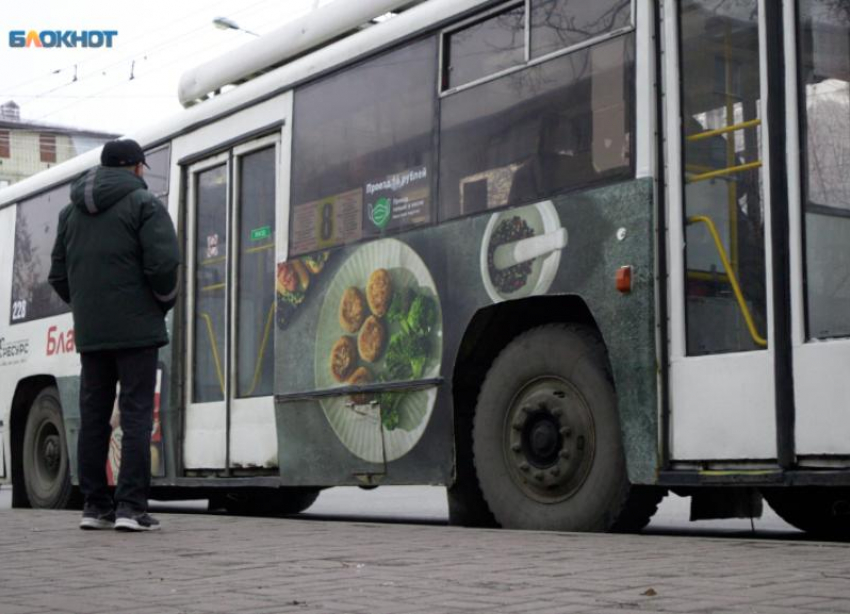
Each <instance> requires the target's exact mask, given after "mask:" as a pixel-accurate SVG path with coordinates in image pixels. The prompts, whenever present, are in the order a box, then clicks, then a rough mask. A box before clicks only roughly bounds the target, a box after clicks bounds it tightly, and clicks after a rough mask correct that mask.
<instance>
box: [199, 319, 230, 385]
mask: <svg viewBox="0 0 850 614" xmlns="http://www.w3.org/2000/svg"><path fill="white" fill-rule="evenodd" d="M198 315H200V316H201V318H203V320H204V321H205V322H206V323H207V334H208V335H209V337H210V346H211V347H212V355H213V360H214V361H215V371H216V375H217V376H218V385H219V386H221V393H222V394H224V372H223V371H222V369H221V359H220V358H219V357H218V344H217V343H216V340H215V332H214V331H213V323H212V318H211V317H210V315H209V314H208V313H200V314H198Z"/></svg>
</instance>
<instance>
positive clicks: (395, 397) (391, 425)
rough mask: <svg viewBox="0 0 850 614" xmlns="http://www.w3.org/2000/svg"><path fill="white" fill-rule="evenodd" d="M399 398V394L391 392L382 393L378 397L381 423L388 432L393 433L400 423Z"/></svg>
mask: <svg viewBox="0 0 850 614" xmlns="http://www.w3.org/2000/svg"><path fill="white" fill-rule="evenodd" d="M401 397H402V395H401V394H399V393H392V392H384V393H383V394H381V395H380V396H379V397H378V399H379V402H380V405H381V423H382V424H383V425H384V428H385V429H387V430H388V431H394V430H395V429H396V428H398V425H399V423H400V422H401V416H400V415H399V413H398V404H399V403H400V402H401Z"/></svg>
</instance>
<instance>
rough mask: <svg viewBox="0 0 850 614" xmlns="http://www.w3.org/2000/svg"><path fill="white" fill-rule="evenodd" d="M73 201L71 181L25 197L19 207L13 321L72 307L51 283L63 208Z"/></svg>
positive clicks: (27, 319)
mask: <svg viewBox="0 0 850 614" xmlns="http://www.w3.org/2000/svg"><path fill="white" fill-rule="evenodd" d="M70 202H71V185H70V184H65V185H62V186H59V187H58V188H55V189H53V190H50V191H48V192H45V193H43V194H41V195H39V196H36V197H35V198H31V199H29V200H25V201H23V202H21V203H20V204H19V205H18V207H17V217H16V219H15V253H14V263H13V267H12V309H11V323H12V324H15V323H19V322H29V321H30V320H37V319H39V318H47V317H50V316H55V315H59V314H60V313H67V312H68V311H70V310H71V308H70V307H69V306H68V305H66V304H65V302H64V301H62V299H60V298H59V295H58V294H56V292H54V291H53V288H52V287H51V286H50V284H49V283H47V276H48V274H49V273H50V254H51V252H52V251H53V244H54V243H55V242H56V226H57V224H58V223H59V212H60V211H62V209H64V208H65V206H67V205H68V204H69V203H70Z"/></svg>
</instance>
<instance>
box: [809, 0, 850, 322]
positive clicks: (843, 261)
mask: <svg viewBox="0 0 850 614" xmlns="http://www.w3.org/2000/svg"><path fill="white" fill-rule="evenodd" d="M799 41H800V80H801V87H802V89H803V91H802V95H803V102H804V104H801V115H802V119H803V122H802V124H803V126H804V135H805V138H804V140H803V141H802V142H803V143H804V147H805V152H804V156H803V159H804V161H805V162H804V166H803V194H804V203H805V228H806V283H805V288H806V302H807V329H808V334H809V337H813V338H827V337H838V336H847V335H850V183H848V181H847V168H850V4H848V3H846V2H832V1H825V0H803V1H802V2H801V3H800V31H799Z"/></svg>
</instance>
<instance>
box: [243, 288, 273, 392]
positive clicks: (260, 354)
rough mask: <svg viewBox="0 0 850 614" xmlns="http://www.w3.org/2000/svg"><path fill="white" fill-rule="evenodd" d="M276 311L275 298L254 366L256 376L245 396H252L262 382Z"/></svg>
mask: <svg viewBox="0 0 850 614" xmlns="http://www.w3.org/2000/svg"><path fill="white" fill-rule="evenodd" d="M274 311H275V304H274V300H273V301H272V306H271V308H270V309H269V316H268V318H266V327H265V331H264V332H263V341H262V343H260V350H259V352H258V353H257V366H256V367H254V378H253V380H252V381H251V388H250V389H249V390H248V392H247V393H246V394H245V396H249V397H250V396H251V395H253V394H254V391H255V390H256V389H257V386H258V385H259V383H260V374H261V373H262V368H263V360H265V357H266V344H267V343H268V341H269V337H270V336H271V329H272V322H273V321H274Z"/></svg>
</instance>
